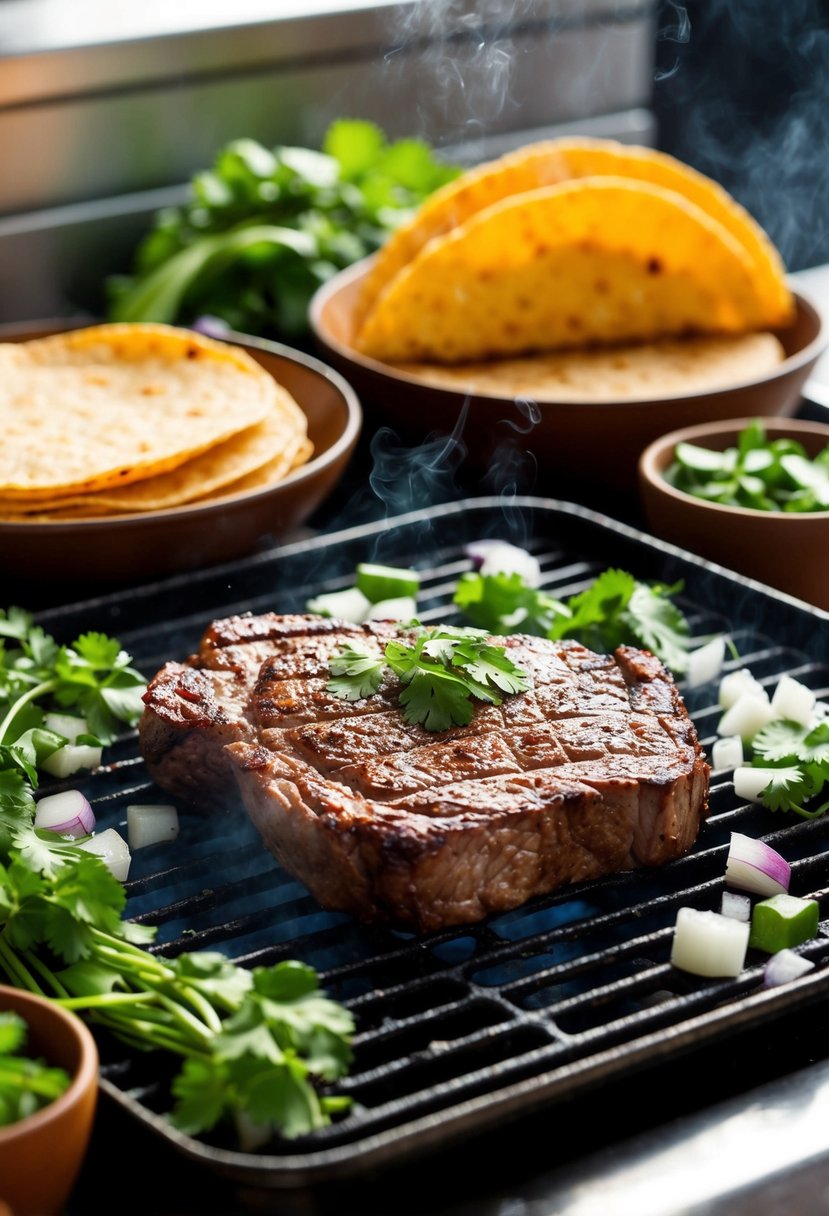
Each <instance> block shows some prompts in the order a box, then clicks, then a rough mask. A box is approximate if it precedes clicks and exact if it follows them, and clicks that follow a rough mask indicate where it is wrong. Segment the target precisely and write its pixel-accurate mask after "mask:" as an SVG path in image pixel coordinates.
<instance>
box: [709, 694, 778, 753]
mask: <svg viewBox="0 0 829 1216" xmlns="http://www.w3.org/2000/svg"><path fill="white" fill-rule="evenodd" d="M775 717H776V715H775V712H774V710H773V709H772V707H771V701H770V700H769V697H768V693H766V692H765V691H764V690H763V689H761V690H760V692H759V693H758V692H744V693H741V694H740V696H739V697H738V698H737V700H736V701H735V702H734V704H733V705H731V706H729V708H728V709H727V710H726V711H725V713H724V714H723V716H722V717H721V718H720V724H719V726H718V727H717V734H718V735H720V736H725V735H739V736H740V738H741V739H742V740H743V742H744V743H750V742H751V740H752V739H753V738H754V736H755V735H756V734H757V732H758V731H759V730H762V729H763V727H764V726H768V724H769V722H773V721H774V718H775Z"/></svg>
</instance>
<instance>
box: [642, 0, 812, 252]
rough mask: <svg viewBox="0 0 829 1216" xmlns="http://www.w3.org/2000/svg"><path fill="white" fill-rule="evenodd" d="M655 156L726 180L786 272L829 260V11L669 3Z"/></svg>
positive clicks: (663, 20)
mask: <svg viewBox="0 0 829 1216" xmlns="http://www.w3.org/2000/svg"><path fill="white" fill-rule="evenodd" d="M657 28H658V42H657V48H656V50H657V62H656V72H655V79H654V109H655V112H656V116H657V121H658V125H659V136H658V141H659V145H660V146H661V147H663V148H664V149H665V150H666V151H668V152H671V153H673V154H674V155H676V156H678V157H679V158H680V159H682V160H684V161H686V163H688V164H690V165H692V166H693V167H694V168H696V169H699V170H700V171H701V172H703V173H707V174H708V175H709V176H711V177H713V178H715V179H716V180H717V181H719V182H720V183H721V184H722V185H723V186H724V187H725V188H726V189H727V190H728V191H729V192H730V193H731V194H733V195H734V197H735V198H736V199H737V200H738V201H739V202H741V203H742V204H743V206H745V207H746V208H747V209H748V210H749V211H750V212H751V213H752V215H754V217H755V218H756V219H757V220H758V221H759V223H760V224H762V225H763V227H764V228H765V229H766V231H767V232H768V233H769V235H770V237H771V238H772V240H773V241H774V243H775V244H776V245H777V247H778V249H779V250H780V253H781V255H782V257H783V260H784V262H785V264H786V266H787V268H788V269H789V270H790V271H795V270H801V269H805V268H806V267H809V266H815V265H818V264H821V263H824V262H827V261H829V214H827V208H826V204H825V199H826V196H827V191H829V157H827V155H826V149H827V148H829V6H827V5H826V4H825V3H821V2H820V0H789V2H788V3H786V4H780V3H772V2H769V0H704V2H701V0H689V3H687V4H684V5H680V4H677V3H674V2H673V0H663V2H662V4H661V7H660V19H659V21H658V25H657Z"/></svg>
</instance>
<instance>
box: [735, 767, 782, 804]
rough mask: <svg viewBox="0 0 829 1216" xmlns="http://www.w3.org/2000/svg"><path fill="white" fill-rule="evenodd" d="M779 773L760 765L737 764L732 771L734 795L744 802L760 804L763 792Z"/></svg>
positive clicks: (777, 770)
mask: <svg viewBox="0 0 829 1216" xmlns="http://www.w3.org/2000/svg"><path fill="white" fill-rule="evenodd" d="M778 773H779V769H773V768H763V767H762V766H760V765H753V764H738V765H737V767H736V768H735V769H734V793H735V794H736V795H737V797H738V798H744V799H745V800H746V802H760V801H761V798H760V795H761V794H762V793H763V790H764V789H765V788H766V786H767V785H768V784H769V782H770V781H772V780H773V779H774V777H775V776H777V774H778Z"/></svg>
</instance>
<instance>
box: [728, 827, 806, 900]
mask: <svg viewBox="0 0 829 1216" xmlns="http://www.w3.org/2000/svg"><path fill="white" fill-rule="evenodd" d="M791 873H792V872H791V866H790V865H789V863H788V862H787V861H786V860H785V859H784V858H783V857H781V856H780V854H779V853H778V852H777V850H776V849H773V848H772V847H771V845H768V844H766V842H765V841H764V840H755V838H754V837H753V836H744V835H743V834H742V832H732V833H731V843H730V845H729V848H728V860H727V862H726V867H725V881H726V882H727V883H729V884H730V885H731V886H732V887H738V888H739V889H740V890H742V891H751V892H753V894H755V895H781V894H786V893H787V892H788V890H789V883H790V881H791Z"/></svg>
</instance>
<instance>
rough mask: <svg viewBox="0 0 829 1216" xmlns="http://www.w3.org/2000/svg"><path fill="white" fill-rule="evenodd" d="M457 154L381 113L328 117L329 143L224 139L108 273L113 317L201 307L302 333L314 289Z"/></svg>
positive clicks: (378, 241)
mask: <svg viewBox="0 0 829 1216" xmlns="http://www.w3.org/2000/svg"><path fill="white" fill-rule="evenodd" d="M459 172H460V167H459V166H451V165H448V164H446V163H444V162H442V161H440V160H439V159H438V158H437V156H436V155H435V153H434V151H433V150H432V149H431V148H430V147H429V146H428V145H427V144H426V143H423V142H420V141H417V140H410V139H406V140H399V141H397V142H389V141H388V140H387V138H386V136H385V134H384V133H383V131H382V130H381V129H380V128H379V127H377V126H376V125H375V124H373V123H370V122H365V121H360V120H341V121H338V122H335V123H333V124H332V125H331V126H330V127H329V129H328V131H327V132H326V134H325V137H324V139H323V144H322V149H321V150H320V151H317V150H316V149H311V148H300V147H291V146H281V147H276V148H266V147H264V146H263V145H262V144H259V143H257V142H256V141H255V140H252V139H237V140H233V141H231V142H230V143H228V144H227V145H225V146H224V147H223V148H221V149H220V150H219V152H218V154H217V156H216V158H215V160H214V163H213V165H212V166H210V168H208V169H206V170H203V171H201V172H199V173H196V174H194V176H193V178H192V181H191V197H190V199H188V201H187V202H186V203H185V204H184V205H182V206H180V207H174V208H165V209H163V210H162V211H159V212H158V213H157V214H156V216H155V217H154V221H153V225H152V227H151V228H150V230H149V231H148V232H147V233H146V235H145V236H144V238H143V239H142V240H141V241H140V242H139V244H138V246H137V248H136V250H135V252H134V255H133V259H132V267H131V273H130V274H128V275H117V276H116V275H114V276H112V277H111V278H110V279H109V280H108V283H107V291H108V296H109V308H108V313H109V317H110V319H111V320H129V321H167V322H170V323H179V324H189V323H192V322H193V321H195V320H196V319H197V318H198V317H200V316H214V317H219V318H221V319H222V320H224V321H225V322H226V323H227V324H228V325H229V326H230V327H231V328H232V329H234V330H241V331H242V332H244V333H251V334H259V335H260V336H263V337H280V338H286V337H304V336H307V334H308V332H309V320H308V306H309V303H310V300H311V297H312V296H313V294H314V292H315V291H316V289H317V288H318V287H319V286H320V284H321V283H323V282H325V281H326V280H327V279H328V278H330V277H331V276H332V275H333V274H335V273H336V272H337V271H338V270H341V269H343V268H344V267H345V266H348V265H351V264H352V263H353V262H356V261H358V260H360V259H361V258H363V257H366V256H367V255H368V254H370V253H373V252H374V251H375V250H376V249H378V248H379V247H380V246H381V245H382V244H383V243H384V241H385V240H386V239H387V238H388V236H389V235H390V234H391V233H392V232H393V231H394V230H395V228H397V227H398V226H399V225H400V224H401V223H403V222H404V221H405V220H406V219H408V218H409V216H410V215H411V214H412V213H413V210H414V209H415V208H416V207H417V206H418V205H419V204H420V203H421V202H422V201H423V200H424V199H425V198H426V197H427V196H428V195H429V194H431V193H432V191H434V190H436V189H437V188H438V187H439V186H441V185H443V184H444V183H445V182H448V181H451V180H452V179H453V178H454V177H456V176H457V174H458V173H459Z"/></svg>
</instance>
